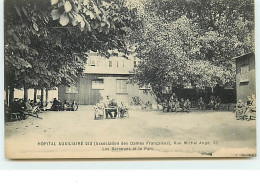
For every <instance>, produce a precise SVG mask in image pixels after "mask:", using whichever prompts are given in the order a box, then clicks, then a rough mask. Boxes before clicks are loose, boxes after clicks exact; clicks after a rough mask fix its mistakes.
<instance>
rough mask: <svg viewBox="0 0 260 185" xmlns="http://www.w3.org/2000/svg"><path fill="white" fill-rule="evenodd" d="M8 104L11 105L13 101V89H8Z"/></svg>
mask: <svg viewBox="0 0 260 185" xmlns="http://www.w3.org/2000/svg"><path fill="white" fill-rule="evenodd" d="M9 93H10V94H9V104H11V103H12V102H13V101H14V88H13V87H10V91H9Z"/></svg>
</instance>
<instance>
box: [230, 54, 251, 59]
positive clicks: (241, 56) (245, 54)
mask: <svg viewBox="0 0 260 185" xmlns="http://www.w3.org/2000/svg"><path fill="white" fill-rule="evenodd" d="M252 54H253V55H254V54H255V53H254V52H249V53H246V54H243V55H240V56H237V57H234V58H233V59H238V58H241V57H245V56H248V55H252Z"/></svg>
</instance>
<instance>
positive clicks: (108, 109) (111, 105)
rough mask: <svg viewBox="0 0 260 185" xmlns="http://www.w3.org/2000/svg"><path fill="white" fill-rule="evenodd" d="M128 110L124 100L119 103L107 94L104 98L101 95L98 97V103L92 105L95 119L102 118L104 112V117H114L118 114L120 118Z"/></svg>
mask: <svg viewBox="0 0 260 185" xmlns="http://www.w3.org/2000/svg"><path fill="white" fill-rule="evenodd" d="M127 112H128V107H127V106H126V105H125V103H124V102H121V103H120V104H119V105H118V103H117V102H116V100H115V99H110V97H109V96H106V99H105V100H104V99H103V97H101V98H100V100H99V101H98V103H97V104H96V105H95V106H94V114H95V119H102V118H104V114H105V116H106V119H108V118H109V117H110V118H111V119H115V118H116V117H117V115H118V114H119V115H120V117H121V118H123V117H124V115H125V113H127Z"/></svg>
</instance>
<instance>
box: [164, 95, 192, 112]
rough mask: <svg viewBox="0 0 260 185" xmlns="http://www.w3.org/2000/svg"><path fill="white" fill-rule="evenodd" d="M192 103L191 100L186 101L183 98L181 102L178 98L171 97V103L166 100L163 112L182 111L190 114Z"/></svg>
mask: <svg viewBox="0 0 260 185" xmlns="http://www.w3.org/2000/svg"><path fill="white" fill-rule="evenodd" d="M190 107H191V102H190V100H189V99H186V100H184V98H181V99H180V101H179V100H178V98H177V96H175V95H173V96H171V98H170V100H169V102H168V101H167V100H166V101H165V102H164V104H163V111H167V112H169V111H171V112H177V111H178V110H179V109H181V110H182V111H184V112H190Z"/></svg>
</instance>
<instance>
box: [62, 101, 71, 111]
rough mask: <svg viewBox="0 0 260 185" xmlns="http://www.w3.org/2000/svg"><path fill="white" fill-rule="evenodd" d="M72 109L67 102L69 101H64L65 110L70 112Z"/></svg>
mask: <svg viewBox="0 0 260 185" xmlns="http://www.w3.org/2000/svg"><path fill="white" fill-rule="evenodd" d="M69 108H70V103H69V102H67V100H65V101H64V104H63V110H65V111H66V110H68V109H69Z"/></svg>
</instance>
